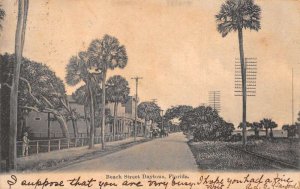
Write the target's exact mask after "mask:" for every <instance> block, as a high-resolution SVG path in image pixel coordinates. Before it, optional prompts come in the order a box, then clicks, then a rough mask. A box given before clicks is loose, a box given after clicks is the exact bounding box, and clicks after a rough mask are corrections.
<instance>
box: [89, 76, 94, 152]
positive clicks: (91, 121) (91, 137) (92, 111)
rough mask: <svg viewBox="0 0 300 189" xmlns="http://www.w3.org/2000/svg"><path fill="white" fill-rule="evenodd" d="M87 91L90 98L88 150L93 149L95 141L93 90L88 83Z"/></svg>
mask: <svg viewBox="0 0 300 189" xmlns="http://www.w3.org/2000/svg"><path fill="white" fill-rule="evenodd" d="M87 85H88V89H89V97H90V118H91V120H90V123H91V125H90V142H89V149H91V148H93V147H94V142H95V141H94V140H95V132H94V131H95V111H94V97H93V96H94V95H93V90H92V86H91V85H90V83H89V82H88V84H87Z"/></svg>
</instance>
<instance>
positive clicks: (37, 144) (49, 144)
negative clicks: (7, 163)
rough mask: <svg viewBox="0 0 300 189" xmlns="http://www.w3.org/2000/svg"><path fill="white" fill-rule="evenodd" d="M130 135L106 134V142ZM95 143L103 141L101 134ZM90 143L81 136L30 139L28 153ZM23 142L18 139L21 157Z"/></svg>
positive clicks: (96, 137)
mask: <svg viewBox="0 0 300 189" xmlns="http://www.w3.org/2000/svg"><path fill="white" fill-rule="evenodd" d="M128 137H129V134H128V133H123V134H116V135H115V139H113V136H112V135H105V142H112V141H118V140H124V139H126V138H128ZM94 142H95V144H99V143H101V136H95V139H94ZM88 144H89V138H88V137H79V138H69V139H67V138H60V139H50V140H30V141H29V145H28V146H29V148H28V155H29V156H30V155H34V154H39V153H46V152H51V151H55V150H62V149H68V148H76V147H81V146H87V145H88ZM22 147H23V142H22V141H17V156H18V157H20V156H22V155H23V151H22V150H23V149H22Z"/></svg>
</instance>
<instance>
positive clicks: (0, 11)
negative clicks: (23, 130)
mask: <svg viewBox="0 0 300 189" xmlns="http://www.w3.org/2000/svg"><path fill="white" fill-rule="evenodd" d="M1 6H2V5H1V4H0V29H2V20H4V17H5V11H4V9H2V8H1ZM0 70H1V72H2V71H3V68H2V64H0ZM1 96H2V94H1V90H0V112H1V111H2V104H1V101H2V100H1ZM1 121H2V120H1V119H0V137H1V140H0V162H1V161H2V145H3V144H2V141H3V137H2V136H1V133H2V132H1V127H2V126H1ZM0 172H1V167H0Z"/></svg>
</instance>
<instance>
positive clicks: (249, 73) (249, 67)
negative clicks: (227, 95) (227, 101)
mask: <svg viewBox="0 0 300 189" xmlns="http://www.w3.org/2000/svg"><path fill="white" fill-rule="evenodd" d="M245 65H246V76H245V77H246V78H245V79H246V94H247V96H256V76H257V58H245ZM242 94H243V90H242V74H241V63H240V59H238V58H236V59H235V84H234V96H243V95H242Z"/></svg>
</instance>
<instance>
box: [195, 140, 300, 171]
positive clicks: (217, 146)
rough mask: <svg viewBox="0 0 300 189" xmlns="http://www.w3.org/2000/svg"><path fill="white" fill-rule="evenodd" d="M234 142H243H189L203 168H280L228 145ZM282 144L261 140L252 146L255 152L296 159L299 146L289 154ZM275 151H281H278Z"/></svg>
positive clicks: (200, 166)
mask: <svg viewBox="0 0 300 189" xmlns="http://www.w3.org/2000/svg"><path fill="white" fill-rule="evenodd" d="M233 144H235V145H236V146H238V145H241V143H227V142H220V141H215V142H214V141H205V142H189V146H190V148H191V151H192V152H193V154H194V157H195V159H196V162H197V164H198V166H199V168H200V169H202V170H212V171H213V170H218V171H220V170H274V169H278V168H280V167H279V166H278V165H275V164H272V165H271V164H270V162H268V161H266V160H263V159H258V158H254V157H253V156H250V155H248V154H245V153H243V152H240V151H237V150H234V149H231V148H229V147H228V146H229V145H233ZM262 144H264V145H262ZM279 144H281V143H279ZM282 144H284V145H275V144H274V143H261V142H260V143H254V144H252V146H251V148H252V150H255V152H256V151H259V152H262V153H271V154H276V156H280V157H282V158H283V157H284V159H288V158H293V161H295V157H297V155H295V154H297V153H296V152H295V151H297V150H298V149H299V147H298V149H297V150H296V147H293V148H292V149H295V151H293V150H292V151H291V152H290V153H289V154H285V153H286V152H287V151H289V150H288V149H285V147H286V146H285V145H286V143H282ZM292 146H293V145H292ZM269 147H270V148H269ZM265 149H269V150H265ZM280 150H281V151H280ZM275 151H277V152H280V153H276V152H275ZM290 154H293V156H290ZM298 157H299V156H298Z"/></svg>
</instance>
